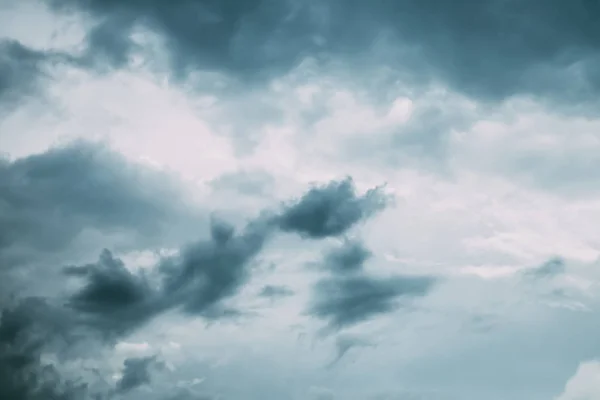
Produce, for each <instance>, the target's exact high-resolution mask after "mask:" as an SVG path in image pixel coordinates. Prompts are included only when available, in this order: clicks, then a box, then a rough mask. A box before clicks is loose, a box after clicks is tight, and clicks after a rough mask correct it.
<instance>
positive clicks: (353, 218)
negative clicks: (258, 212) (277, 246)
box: [279, 178, 388, 239]
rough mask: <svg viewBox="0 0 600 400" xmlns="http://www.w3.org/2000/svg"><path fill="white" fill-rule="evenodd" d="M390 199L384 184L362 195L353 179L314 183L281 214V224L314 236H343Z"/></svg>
mask: <svg viewBox="0 0 600 400" xmlns="http://www.w3.org/2000/svg"><path fill="white" fill-rule="evenodd" d="M387 202H388V199H387V198H386V196H385V195H383V194H382V192H381V190H380V188H374V189H371V190H369V191H368V192H367V193H365V194H364V195H363V196H359V195H357V193H356V189H355V187H354V182H353V181H352V179H350V178H347V179H344V180H341V181H333V182H330V183H328V184H327V185H323V186H316V187H313V188H312V189H310V190H309V191H308V192H307V193H306V194H304V195H303V196H302V197H301V198H300V199H299V200H298V201H297V202H295V203H293V204H290V205H288V206H287V207H286V209H285V210H284V211H283V212H282V213H281V215H280V216H279V226H280V228H281V229H282V230H283V231H285V232H294V233H298V234H299V235H301V236H303V237H306V238H312V239H322V238H325V237H330V236H340V235H343V234H344V233H346V232H347V231H348V230H349V229H350V228H352V227H353V226H354V225H356V224H357V223H358V222H360V221H361V220H364V219H367V218H369V217H371V216H372V215H374V214H375V213H377V212H378V211H380V210H382V209H383V208H384V207H385V206H386V205H387Z"/></svg>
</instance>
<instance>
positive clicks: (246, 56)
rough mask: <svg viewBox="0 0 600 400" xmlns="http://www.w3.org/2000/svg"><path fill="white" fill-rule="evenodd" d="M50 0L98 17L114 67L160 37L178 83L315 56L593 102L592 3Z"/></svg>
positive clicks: (93, 45) (241, 74)
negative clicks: (144, 35) (151, 34)
mask: <svg viewBox="0 0 600 400" xmlns="http://www.w3.org/2000/svg"><path fill="white" fill-rule="evenodd" d="M47 1H48V2H49V3H50V4H51V5H53V6H54V8H55V9H57V10H63V11H64V10H73V9H76V10H79V11H84V12H88V13H91V14H92V15H94V16H95V17H96V19H97V21H98V24H97V25H95V27H94V28H93V30H92V32H91V34H90V37H89V41H88V45H89V47H90V51H89V53H90V54H103V55H104V58H105V59H108V60H111V59H112V60H113V61H114V63H115V64H119V63H123V61H124V60H125V59H126V58H127V55H128V54H129V53H131V51H132V46H133V45H132V43H131V40H130V34H131V32H132V29H133V28H134V27H136V26H140V25H142V26H145V27H148V28H150V29H152V30H154V31H155V32H157V33H159V34H160V35H162V36H163V38H164V39H165V40H166V43H167V46H166V49H167V51H168V54H169V58H170V64H171V67H172V70H173V72H174V74H175V76H178V77H185V76H186V74H187V73H188V72H190V71H194V70H196V69H197V68H201V69H206V70H217V71H221V72H225V73H227V74H229V75H231V76H233V77H236V78H240V81H243V82H257V81H264V80H267V79H269V78H272V77H274V76H277V75H280V74H283V73H285V72H287V71H289V70H290V69H291V68H293V67H294V66H296V65H297V64H298V63H299V62H300V61H301V60H302V59H303V58H305V57H307V56H311V57H313V58H316V59H318V60H321V61H326V60H331V59H334V60H336V59H341V60H352V61H353V65H365V64H367V65H368V64H371V65H389V66H391V67H393V68H394V69H395V70H397V71H398V72H401V73H404V74H405V75H408V76H410V77H412V80H413V81H414V82H432V81H442V82H444V83H446V84H448V85H449V86H451V87H453V88H455V89H458V90H459V91H462V92H465V93H467V94H470V95H472V96H475V97H480V98H484V99H487V100H500V99H504V98H507V97H510V96H512V95H514V94H533V95H542V96H544V95H545V96H550V97H552V98H553V99H554V101H558V102H560V103H563V104H569V103H573V102H575V103H580V102H582V101H596V97H597V94H598V89H599V88H600V75H599V74H598V72H597V71H599V70H600V68H598V66H599V63H600V45H599V44H598V41H597V40H596V38H597V37H598V36H600V30H599V29H600V28H598V26H599V25H600V24H598V21H599V18H600V5H599V4H598V2H597V1H594V0H574V1H569V2H564V1H560V0H551V1H543V0H526V1H516V0H509V1H503V0H485V1H480V2H476V3H474V2H471V1H467V0H460V1H455V2H444V1H437V0H426V1H416V0H404V1H397V2H389V1H384V0H374V1H369V2H361V1H354V0H352V1H341V0H326V1H320V2H298V1H293V0H283V1H275V0H250V1H245V2H238V1H235V0H225V1H219V2H214V1H208V0H180V1H178V2H177V4H176V5H173V4H171V3H168V2H165V1H162V0H149V1H144V2H140V1H134V0H128V1H122V2H119V3H115V2H104V1H100V0H92V1H82V0H47Z"/></svg>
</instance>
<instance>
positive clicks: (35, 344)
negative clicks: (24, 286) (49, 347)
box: [0, 300, 87, 400]
mask: <svg viewBox="0 0 600 400" xmlns="http://www.w3.org/2000/svg"><path fill="white" fill-rule="evenodd" d="M40 306H42V304H41V303H39V302H36V301H34V300H29V301H26V302H22V303H20V304H18V305H17V306H15V307H12V308H9V307H7V308H3V309H2V312H1V314H0V398H3V399H19V400H42V399H57V400H77V399H84V396H85V395H86V393H87V388H86V385H85V384H81V383H78V382H75V381H70V380H68V379H67V380H65V379H63V378H62V377H61V376H60V373H59V371H57V370H56V368H55V367H54V366H53V365H51V364H46V363H44V362H43V361H42V358H41V356H42V354H43V351H44V345H45V344H46V343H48V342H49V341H50V338H49V337H48V334H49V333H50V331H48V330H45V329H39V328H43V327H40V325H39V321H36V318H35V316H36V315H38V316H39V315H40V314H39V313H38V312H37V311H39V307H40ZM32 311H33V312H35V313H32Z"/></svg>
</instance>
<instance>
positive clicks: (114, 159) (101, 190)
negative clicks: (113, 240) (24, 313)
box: [0, 142, 195, 268]
mask: <svg viewBox="0 0 600 400" xmlns="http://www.w3.org/2000/svg"><path fill="white" fill-rule="evenodd" d="M0 182H2V183H1V184H0V204H2V206H1V207H0V226H1V228H0V258H1V259H3V260H4V263H3V264H4V266H3V267H2V268H6V266H7V265H9V266H10V265H20V264H25V263H27V262H29V261H32V260H36V259H38V260H39V259H40V258H44V257H46V255H47V254H50V253H56V252H60V251H63V250H65V249H66V248H68V247H69V246H70V245H71V243H72V242H73V241H74V240H75V239H77V238H78V237H79V236H80V235H81V234H82V233H85V232H90V231H92V232H101V233H103V234H105V235H111V234H118V235H121V236H127V237H128V238H130V243H129V245H132V243H131V242H132V241H133V242H135V245H138V246H139V245H141V244H145V245H149V244H154V245H156V244H158V243H159V242H161V241H163V244H164V241H165V240H166V236H165V235H164V234H165V233H166V232H167V228H168V229H169V231H170V232H173V233H174V232H179V233H181V231H182V228H183V227H185V226H188V227H189V226H190V225H191V224H192V223H193V221H194V220H195V216H194V212H193V211H192V208H191V207H190V206H189V205H188V204H187V201H186V200H185V195H184V192H185V190H184V189H183V187H180V186H179V184H177V183H173V182H174V181H173V180H169V179H168V177H167V176H166V175H162V174H160V173H158V172H154V171H152V170H149V169H145V168H144V167H141V166H138V165H135V164H132V163H130V162H128V161H127V160H125V159H124V158H123V157H122V156H120V155H118V154H116V153H113V152H112V151H111V150H110V149H108V148H107V147H105V146H102V145H98V144H92V143H87V142H76V143H72V144H69V145H66V146H62V147H56V148H52V149H50V150H48V151H46V152H44V153H40V154H35V155H31V156H28V157H24V158H19V159H16V160H14V161H8V160H2V161H0ZM186 220H187V222H186ZM80 244H81V243H80ZM122 244H124V243H122ZM135 245H134V246H135Z"/></svg>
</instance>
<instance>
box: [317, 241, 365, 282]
mask: <svg viewBox="0 0 600 400" xmlns="http://www.w3.org/2000/svg"><path fill="white" fill-rule="evenodd" d="M371 256H372V253H371V251H370V250H369V249H367V248H366V247H365V245H364V244H363V243H362V242H361V241H358V240H345V241H344V243H343V244H342V246H340V247H338V248H335V249H333V250H332V251H330V252H329V253H327V254H326V255H325V262H324V264H325V268H326V269H328V270H330V271H332V272H334V273H339V274H344V273H351V272H357V271H360V270H362V268H363V265H364V263H365V261H367V260H368V259H369V258H370V257H371Z"/></svg>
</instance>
